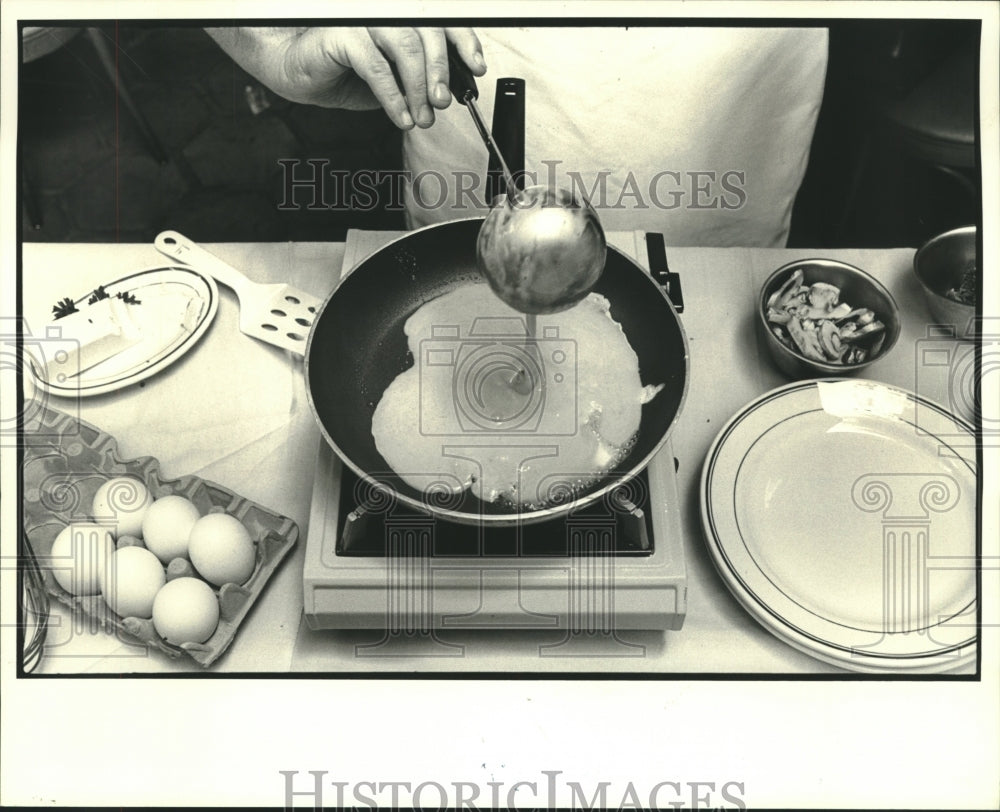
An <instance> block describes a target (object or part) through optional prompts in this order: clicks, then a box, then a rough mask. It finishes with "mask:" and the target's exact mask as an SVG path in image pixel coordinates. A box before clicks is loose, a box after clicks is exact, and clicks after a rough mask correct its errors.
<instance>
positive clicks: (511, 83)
mask: <svg viewBox="0 0 1000 812" xmlns="http://www.w3.org/2000/svg"><path fill="white" fill-rule="evenodd" d="M492 131H493V140H494V141H495V142H496V144H497V146H498V147H499V148H500V154H501V155H503V157H504V160H506V161H507V168H508V169H509V170H510V174H511V177H512V178H513V179H514V185H515V186H516V187H517V188H518V189H524V79H513V78H504V79H497V93H496V98H495V99H494V101H493V126H492ZM505 194H507V181H506V179H505V178H504V176H503V170H502V169H501V167H500V162H499V161H497V159H496V157H495V156H494V155H493V153H492V152H491V153H490V163H489V166H488V167H487V169H486V199H487V200H494V199H495V198H496V197H497V195H505Z"/></svg>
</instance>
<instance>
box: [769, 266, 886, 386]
mask: <svg viewBox="0 0 1000 812" xmlns="http://www.w3.org/2000/svg"><path fill="white" fill-rule="evenodd" d="M797 268H801V269H802V273H803V279H802V282H803V284H805V285H811V284H813V283H814V282H826V283H828V284H831V285H835V286H836V287H838V288H840V301H841V302H846V303H847V304H849V305H850V306H851V308H852V309H858V308H862V307H866V308H868V309H869V310H872V311H874V313H875V317H876V318H877V319H878V320H879V321H881V322H882V323H883V324H884V325H885V330H884V331H883V332H882V335H884V338H883V339H882V345H881V347H880V348H879V350H878V352H877V353H872V354H869V357H868V358H866V359H865V360H864V361H862V362H861V363H860V364H836V363H824V362H821V361H814V360H813V359H811V358H806V357H805V356H804V355H802V354H801V353H800V352H798V351H797V350H792V349H790V348H788V347H786V346H785V345H784V344H783V343H782V342H781V341H779V340H778V338H777V337H776V336H775V335H774V333H772V332H771V324H770V322H768V320H767V301H768V299H770V298H771V294H772V293H774V292H775V291H776V290H778V289H779V288H781V286H782V285H783V284H784V283H785V282H786V281H787V280H788V278H789V276H791V274H792V273H793V272H794V271H795V270H796V269H797ZM757 323H758V326H759V327H760V328H762V332H763V340H764V343H765V345H766V346H767V349H768V352H769V353H770V354H771V358H772V359H773V360H774V363H775V365H776V366H777V367H778V369H780V370H781V371H782V372H784V373H785V375H787V376H788V377H789V378H792V379H793V380H799V379H802V378H822V377H830V376H843V375H850V374H852V373H855V372H858V371H859V370H861V369H864V368H865V367H867V366H869V365H870V364H872V363H874V362H875V361H877V360H879V359H880V358H883V357H884V356H885V355H887V354H888V353H889V351H890V350H891V349H892V348H893V345H895V343H896V339H898V338H899V307H898V306H897V305H896V300H895V299H893V298H892V294H891V293H889V291H888V290H886V288H885V286H884V285H883V284H882V283H881V282H879V281H878V280H877V279H875V278H874V277H873V276H871V275H870V274H867V273H865V272H864V271H862V270H861V269H860V268H855V267H854V266H853V265H848V264H847V263H845V262H837V261H836V260H833V259H804V260H799V261H798V262H789V263H788V264H787V265H783V266H781V267H780V268H778V270H776V271H775V272H774V273H773V274H771V275H770V276H769V277H768V279H767V281H766V282H765V283H764V286H763V287H762V288H761V291H760V296H759V297H758V299H757ZM876 335H878V334H876ZM876 335H873V336H872V338H871V339H870V340H869V341H866V342H865V344H863V346H869V345H870V344H872V343H874V342H875V341H876V340H877V338H876Z"/></svg>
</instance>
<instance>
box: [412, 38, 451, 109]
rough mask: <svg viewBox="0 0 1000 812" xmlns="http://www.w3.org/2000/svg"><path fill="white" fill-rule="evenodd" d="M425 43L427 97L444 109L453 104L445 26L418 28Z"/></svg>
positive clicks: (433, 103) (434, 104) (434, 105)
mask: <svg viewBox="0 0 1000 812" xmlns="http://www.w3.org/2000/svg"><path fill="white" fill-rule="evenodd" d="M417 33H418V34H419V35H420V39H421V41H422V42H423V44H424V68H425V70H426V72H427V98H428V100H429V101H430V103H431V105H432V106H433V107H436V108H437V109H439V110H444V108H445V107H447V106H448V105H449V104H451V91H450V90H448V43H447V40H446V39H445V33H444V29H443V28H418V29H417Z"/></svg>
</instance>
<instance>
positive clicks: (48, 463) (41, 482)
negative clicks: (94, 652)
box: [22, 406, 299, 667]
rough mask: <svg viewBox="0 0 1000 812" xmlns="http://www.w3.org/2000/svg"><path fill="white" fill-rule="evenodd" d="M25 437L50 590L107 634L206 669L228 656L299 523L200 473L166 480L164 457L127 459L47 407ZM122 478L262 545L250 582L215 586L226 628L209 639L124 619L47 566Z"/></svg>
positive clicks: (28, 488) (39, 550)
mask: <svg viewBox="0 0 1000 812" xmlns="http://www.w3.org/2000/svg"><path fill="white" fill-rule="evenodd" d="M23 442H24V460H23V464H22V471H23V485H24V490H23V494H24V501H23V506H22V511H23V512H22V519H23V523H24V531H25V534H26V535H27V538H28V541H29V543H30V544H31V549H32V551H33V552H34V554H35V556H36V558H38V560H39V562H40V564H41V567H42V571H43V573H44V578H45V587H46V591H47V592H48V594H49V595H51V596H52V597H53V598H54V599H55V600H57V601H59V602H60V603H62V604H64V605H66V606H68V607H70V608H71V609H73V610H74V611H75V612H80V613H83V614H84V615H86V616H88V617H89V618H92V619H93V620H94V621H96V622H97V623H99V624H100V625H101V627H102V628H104V630H105V631H107V632H109V633H111V634H118V635H127V636H128V637H131V638H134V639H135V640H137V641H139V642H141V643H145V644H147V645H149V646H150V647H152V648H155V649H158V650H159V651H162V652H163V653H164V654H166V655H167V656H169V657H172V658H175V659H176V658H180V657H184V656H188V657H191V658H192V659H194V660H195V661H196V662H198V663H200V664H201V665H202V666H205V667H208V666H210V665H211V664H212V663H214V662H215V661H216V660H217V659H218V658H219V657H221V656H222V654H223V653H224V652H225V651H226V649H227V648H228V647H229V645H230V644H231V643H232V642H233V639H234V638H235V637H236V633H237V631H238V630H239V626H240V623H242V622H243V619H244V618H245V617H246V615H247V613H248V612H249V611H250V609H251V607H252V606H253V604H254V601H256V600H257V598H258V597H259V596H260V594H261V592H263V590H264V587H265V586H266V584H267V581H268V579H269V578H270V577H271V575H272V574H273V573H274V571H275V570H276V569H277V568H278V565H279V564H280V563H281V561H282V560H283V559H284V558H285V556H286V555H287V554H288V553H289V552H290V551H291V549H292V548H293V547H294V546H295V543H296V541H297V540H298V537H299V529H298V526H297V525H296V524H295V522H293V521H292V520H291V519H289V518H287V517H285V516H280V515H278V514H276V513H274V512H272V511H269V510H267V509H266V508H264V507H262V506H261V505H258V504H256V503H255V502H251V501H250V500H249V499H245V498H244V497H242V496H240V495H239V494H237V493H234V492H233V491H231V490H229V489H228V488H224V487H223V486H221V485H218V484H216V483H214V482H209V481H207V480H204V479H201V478H200V477H197V476H185V477H180V478H179V479H165V478H164V477H163V475H162V474H161V472H160V463H159V461H158V460H156V459H155V458H153V457H139V458H136V459H128V460H126V459H122V458H121V456H120V454H119V451H118V443H117V441H116V440H115V438H114V437H112V436H111V435H110V434H107V433H105V432H103V431H101V430H100V429H99V428H97V427H96V426H93V425H91V424H89V423H86V422H85V421H82V420H80V419H78V418H75V417H71V416H70V415H68V414H65V413H63V412H61V411H58V410H56V409H52V408H50V407H48V406H42V407H40V408H39V409H38V410H37V411H36V412H35V413H34V414H32V415H31V416H30V417H29V418H28V420H27V421H26V425H25V430H24V437H23ZM116 476H134V477H136V478H138V479H140V480H141V481H142V482H144V483H145V485H146V487H147V488H148V489H149V492H150V493H151V494H152V495H153V497H154V498H156V499H159V498H160V497H163V496H169V495H171V494H176V495H178V496H183V497H186V498H187V499H190V500H191V501H192V502H193V503H194V504H195V505H196V506H197V508H198V510H199V512H200V513H201V515H203V516H204V515H207V514H208V513H218V512H225V513H228V514H230V515H232V516H234V517H235V518H237V519H238V520H239V521H240V522H242V523H243V526H244V527H246V529H247V531H248V532H249V533H250V536H251V538H252V539H253V541H254V547H255V550H256V561H255V564H254V571H253V574H252V575H251V576H250V578H249V579H248V580H247V581H246V582H245V583H243V584H231V583H230V584H223V585H222V586H221V587H220V588H215V587H214V586H213V590H214V591H215V594H216V595H217V596H218V599H219V625H218V627H217V628H216V630H215V632H214V634H213V635H212V636H211V637H210V638H209V639H208V640H206V641H205V642H204V643H184V644H182V645H179V646H177V645H174V644H171V643H168V642H167V641H165V640H164V639H163V638H162V637H160V636H159V635H158V634H157V632H156V629H155V628H154V627H153V621H152V620H150V619H148V618H137V617H121V616H119V615H118V614H116V613H115V612H114V611H113V610H112V609H111V607H109V606H108V604H107V603H106V602H105V600H104V598H103V597H101V596H100V595H86V596H78V595H73V594H71V593H69V592H67V591H66V590H65V589H63V588H62V587H61V586H60V585H59V584H58V583H57V582H56V579H55V577H54V576H53V575H52V572H51V571H50V570H49V569H48V568H46V566H45V561H46V559H47V558H48V556H49V553H50V551H51V549H52V543H53V541H54V540H55V538H56V536H57V535H58V534H59V532H60V531H61V530H62V529H63V528H64V527H65V526H66V525H68V524H70V523H72V522H81V521H91V518H90V516H89V512H90V510H91V505H92V504H93V500H94V494H95V493H96V492H97V489H98V488H99V487H100V486H101V485H102V484H103V483H104V482H105V481H107V480H108V479H110V478H111V477H116ZM209 586H212V585H211V584H209Z"/></svg>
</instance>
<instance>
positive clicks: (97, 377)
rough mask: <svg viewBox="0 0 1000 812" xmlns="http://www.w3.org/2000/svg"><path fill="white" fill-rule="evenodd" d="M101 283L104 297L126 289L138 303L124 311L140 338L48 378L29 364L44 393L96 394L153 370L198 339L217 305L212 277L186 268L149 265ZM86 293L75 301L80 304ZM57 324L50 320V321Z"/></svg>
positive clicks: (63, 395)
mask: <svg viewBox="0 0 1000 812" xmlns="http://www.w3.org/2000/svg"><path fill="white" fill-rule="evenodd" d="M103 287H104V289H105V291H106V292H107V293H108V295H109V296H114V295H115V294H116V293H130V294H132V295H134V296H135V297H136V298H137V299H138V300H139V301H140V302H141V304H139V305H136V306H134V307H132V308H130V312H131V313H132V316H133V318H134V320H135V321H136V322H137V323H138V325H139V327H140V329H141V330H142V340H141V341H139V343H137V344H135V345H133V346H131V347H128V348H127V349H125V350H123V351H122V352H119V353H118V354H116V355H113V356H112V357H110V358H107V359H105V360H103V361H101V362H100V363H99V364H95V365H94V366H92V367H90V368H89V369H85V370H83V371H82V372H80V373H79V374H77V375H73V376H70V377H64V376H59V380H58V381H54V382H53V381H47V380H46V379H45V375H44V372H43V371H42V370H41V368H40V367H39V366H38V365H37V364H32V369H33V371H34V372H35V379H36V382H37V383H38V385H39V386H41V387H42V388H43V389H44V390H45V391H46V392H48V393H50V394H52V395H56V396H59V397H81V396H88V395H101V394H104V393H106V392H113V391H115V390H118V389H122V388H123V387H126V386H131V385H132V384H136V383H138V382H139V381H142V380H144V379H146V378H148V377H150V376H151V375H155V374H156V373H157V372H160V371H161V370H163V369H165V368H166V367H168V366H170V365H171V364H172V363H174V362H175V361H177V360H178V359H179V358H181V356H183V355H184V354H185V353H186V352H188V351H189V350H190V349H191V348H192V347H194V345H195V344H197V343H198V340H199V339H200V338H201V337H202V336H203V335H204V334H205V331H206V330H207V329H208V327H209V325H210V324H211V323H212V319H214V318H215V313H216V311H217V310H218V308H219V290H218V288H217V287H216V284H215V280H213V279H212V278H211V277H208V276H205V275H203V274H201V273H198V272H197V271H195V270H192V269H190V268H180V267H161V268H150V269H148V270H143V271H138V272H136V273H133V274H129V275H128V276H124V277H122V278H121V279H116V280H115V281H114V282H109V283H106V284H105V285H104V286H103ZM90 295H91V294H90V293H88V294H87V295H86V296H83V297H81V298H80V299H78V300H77V301H76V304H77V305H78V306H79V307H80V308H81V309H82V308H83V307H84V306H85V305H86V303H87V299H88V298H89V296H90ZM189 308H190V309H189ZM185 316H186V318H185ZM185 321H186V324H185V323H184V322H185ZM58 325H59V321H58V320H56V321H55V322H53V324H52V325H51V326H54V327H58ZM56 341H58V337H56V338H55V339H52V338H47V339H46V343H47V344H49V345H50V346H48V347H47V348H46V349H47V350H48V351H50V352H51V351H52V349H53V348H54V347H55V343H54V342H56Z"/></svg>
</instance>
